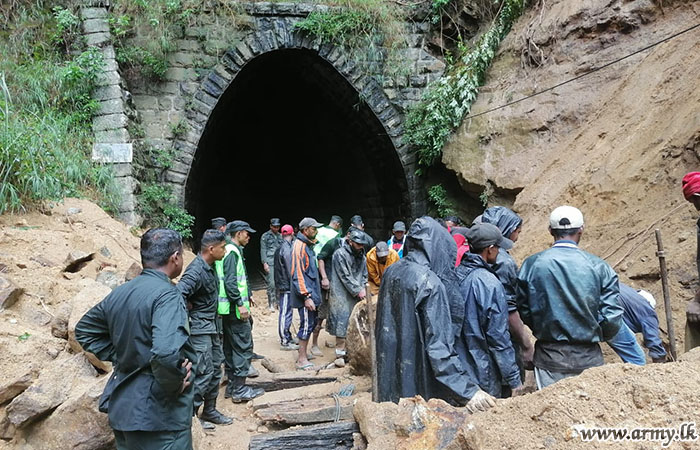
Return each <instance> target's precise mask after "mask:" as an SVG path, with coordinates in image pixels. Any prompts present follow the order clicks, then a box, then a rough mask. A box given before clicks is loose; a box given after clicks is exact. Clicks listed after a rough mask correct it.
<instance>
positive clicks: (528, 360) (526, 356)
mask: <svg viewBox="0 0 700 450" xmlns="http://www.w3.org/2000/svg"><path fill="white" fill-rule="evenodd" d="M534 358H535V346H534V345H530V347H528V348H523V367H524V368H525V370H535V364H534V363H533V362H532V361H533V359H534Z"/></svg>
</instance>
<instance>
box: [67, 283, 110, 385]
mask: <svg viewBox="0 0 700 450" xmlns="http://www.w3.org/2000/svg"><path fill="white" fill-rule="evenodd" d="M86 281H88V283H87V285H86V286H85V287H84V288H83V289H82V290H81V291H80V292H78V293H77V294H76V295H75V297H73V299H72V300H71V302H70V303H71V312H70V316H69V319H68V344H69V345H70V348H71V350H73V351H74V352H76V353H81V352H82V351H83V348H82V347H81V346H80V344H79V343H78V341H76V340H75V325H76V324H77V323H78V321H79V320H80V319H81V318H82V317H83V315H84V314H85V313H86V312H88V311H89V310H90V308H92V307H93V306H95V305H96V304H98V303H99V302H101V301H102V299H104V298H105V297H106V296H107V295H109V293H110V292H112V291H111V289H110V288H108V287H107V286H105V285H104V284H102V283H98V282H97V281H92V280H86ZM85 354H86V355H87V357H88V359H89V360H90V362H91V363H92V365H93V366H95V367H96V368H97V369H99V370H101V371H103V372H109V371H111V370H112V364H111V363H109V362H105V361H100V360H99V359H98V358H97V357H96V356H95V355H93V354H92V353H88V352H86V353H85Z"/></svg>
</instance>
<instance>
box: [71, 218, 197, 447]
mask: <svg viewBox="0 0 700 450" xmlns="http://www.w3.org/2000/svg"><path fill="white" fill-rule="evenodd" d="M182 263H183V260H182V239H181V237H180V235H179V234H178V233H177V232H176V231H173V230H169V229H165V228H154V229H151V230H148V231H147V232H146V233H145V234H144V235H143V237H142V238H141V264H142V265H143V272H142V273H141V275H139V276H138V277H136V278H134V279H133V280H131V281H129V282H127V283H125V284H123V285H121V286H119V287H117V288H115V289H114V290H113V291H112V292H111V293H110V294H109V295H108V296H107V297H106V298H105V299H104V300H102V301H101V302H100V303H98V304H97V305H96V306H94V307H93V308H92V309H90V310H89V311H88V312H87V313H86V314H85V315H84V316H83V317H82V318H81V319H80V321H79V322H78V324H77V325H76V326H75V338H76V340H77V341H78V342H79V343H80V345H81V346H82V347H83V349H84V350H85V351H87V352H91V353H93V354H95V356H97V357H98V358H99V359H101V360H102V361H110V362H112V364H113V366H114V373H113V374H112V375H111V376H110V378H109V381H108V382H107V385H106V386H105V390H104V392H103V393H102V397H101V398H100V406H99V408H100V411H102V412H106V413H107V414H108V416H109V425H110V426H111V427H112V429H113V430H114V436H115V438H116V444H117V449H118V450H133V449H139V450H161V449H164V448H168V449H170V450H191V449H192V432H191V426H192V401H193V396H194V389H193V388H192V386H191V385H190V384H191V382H192V379H191V378H192V373H191V371H192V363H191V362H190V361H193V360H194V358H195V353H194V349H193V348H192V346H191V345H190V341H189V334H190V327H189V323H188V320H187V310H186V308H185V303H184V302H183V301H182V296H181V295H180V293H179V292H178V290H177V289H176V288H175V286H174V285H173V284H172V282H171V281H170V280H171V279H173V278H176V277H177V276H179V275H180V273H181V272H182ZM66 375H67V376H69V375H70V374H66Z"/></svg>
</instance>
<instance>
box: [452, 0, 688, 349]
mask: <svg viewBox="0 0 700 450" xmlns="http://www.w3.org/2000/svg"><path fill="white" fill-rule="evenodd" d="M662 3H663V8H662V7H660V6H659V4H660V2H651V1H644V0H632V1H626V2H621V1H610V0H605V1H603V0H593V1H589V2H572V1H552V2H546V3H544V4H545V7H544V8H542V7H541V6H542V3H541V2H534V4H533V6H532V7H531V8H530V9H529V10H528V11H527V13H526V14H525V15H524V16H523V17H522V18H521V19H520V20H519V21H518V23H517V24H516V26H515V27H514V29H513V31H512V32H511V34H510V35H509V36H508V37H507V38H506V40H505V41H504V44H503V46H502V49H501V51H500V53H499V55H498V57H497V59H496V61H495V63H494V65H493V67H492V70H491V71H490V74H489V81H488V82H487V84H486V86H485V87H484V88H483V89H482V93H481V94H480V96H479V100H478V101H477V103H476V104H475V106H474V108H473V110H472V112H473V113H478V112H480V111H485V110H487V109H489V108H493V107H495V106H498V105H501V104H503V103H506V102H508V101H511V100H514V99H517V98H520V97H523V96H525V95H528V94H531V93H533V92H535V91H537V90H539V89H543V88H546V87H549V86H553V85H555V84H557V83H559V82H561V81H564V80H566V79H568V78H571V77H573V76H576V75H579V74H581V73H583V72H584V71H586V70H588V69H590V68H592V67H596V66H598V65H601V64H603V63H605V62H608V61H611V60H614V59H616V58H618V57H621V56H624V55H626V54H629V53H631V52H633V51H635V50H637V49H640V48H642V47H644V46H646V45H649V44H651V43H652V42H655V41H658V40H660V39H662V38H664V37H666V36H669V35H671V34H673V33H675V32H678V31H681V30H683V29H685V28H688V27H690V26H692V25H694V24H696V23H698V21H699V20H700V19H699V17H700V15H699V14H700V3H699V2H681V1H676V2H662ZM698 73H700V29H696V30H694V31H692V32H689V33H687V34H685V35H682V36H680V37H678V38H676V39H674V40H671V41H668V42H666V43H663V44H661V45H659V46H657V47H654V48H653V49H651V50H649V51H647V52H644V53H642V54H639V55H637V56H634V57H632V58H629V59H626V60H625V61H623V62H621V63H619V64H617V65H615V66H613V67H610V68H608V69H604V70H602V71H599V72H596V73H595V74H593V75H590V76H588V77H585V78H583V79H581V80H579V81H576V82H574V83H571V84H568V85H565V86H563V87H561V88H557V89H556V90H555V91H554V92H553V93H547V94H544V95H541V96H539V97H536V98H533V99H531V100H527V101H524V102H522V103H519V104H516V105H514V106H511V107H508V108H505V109H501V110H499V111H497V112H494V113H491V114H487V115H484V116H481V117H477V118H475V119H473V120H469V121H467V122H465V124H463V126H462V127H461V128H460V130H459V132H458V133H457V134H456V136H455V137H454V138H453V140H452V142H451V143H450V144H449V145H448V146H447V147H446V149H445V153H444V157H443V162H444V163H445V164H446V165H447V166H448V168H450V169H452V170H453V171H455V172H456V173H457V175H458V177H459V178H460V182H461V184H462V186H463V187H464V188H465V190H467V191H472V192H473V191H475V190H476V191H477V192H478V191H479V190H481V189H483V187H484V186H485V185H487V184H490V185H491V186H492V187H495V191H496V195H495V196H494V197H493V198H494V200H493V203H492V204H504V203H505V204H508V203H509V202H508V200H510V202H512V201H513V197H512V196H510V197H508V195H504V194H513V193H517V197H515V199H514V203H513V204H512V206H513V208H514V209H515V210H516V211H517V212H518V213H519V214H521V215H522V216H523V218H524V219H525V229H524V232H523V233H522V234H521V237H520V241H519V242H518V244H517V245H516V248H515V250H514V254H515V256H516V258H518V259H520V260H522V259H524V258H525V257H526V256H527V255H530V254H532V253H535V252H537V251H540V250H542V249H544V248H546V247H547V246H548V245H549V244H550V241H551V238H550V237H549V235H548V233H547V230H546V228H547V216H548V214H549V212H550V211H551V210H552V209H553V208H554V207H556V206H558V205H560V204H571V205H574V206H577V207H579V208H580V209H581V210H582V211H583V213H584V217H585V220H586V231H585V234H584V238H583V242H582V247H583V248H584V249H586V250H588V251H590V252H592V253H595V254H597V255H600V256H603V257H605V258H606V259H607V261H608V262H609V263H610V264H611V265H613V266H614V267H615V269H616V270H617V271H618V273H619V274H620V277H621V279H622V280H623V281H627V282H631V284H632V285H634V286H635V287H643V288H645V289H648V290H650V291H651V292H652V293H653V294H654V295H655V297H656V298H657V300H658V302H657V304H660V305H661V306H660V307H657V311H658V312H659V314H660V316H661V317H663V314H664V310H663V301H662V295H661V284H660V282H659V281H658V280H659V269H658V260H657V259H656V257H655V253H654V252H655V247H656V244H655V241H654V237H653V229H654V228H655V227H658V228H660V229H661V230H662V233H663V236H664V239H665V241H664V242H665V246H666V250H667V258H668V264H669V272H670V277H671V294H672V298H673V304H672V309H673V314H674V318H675V329H676V335H677V337H678V341H679V343H680V341H682V338H683V326H684V308H685V306H684V304H685V303H686V301H687V300H688V299H689V298H691V296H692V293H693V290H694V285H695V284H696V282H697V272H696V269H695V266H694V263H693V262H694V254H695V237H694V233H695V226H694V222H695V220H696V218H697V213H695V212H694V209H693V208H692V206H691V205H690V204H689V203H687V202H685V200H684V199H683V197H682V195H681V192H680V179H681V178H682V176H683V175H684V174H685V173H686V172H688V171H691V170H698V168H699V167H700V164H699V163H700V112H699V111H700V109H699V106H700V90H699V89H698V78H697V74H698ZM631 237H634V239H630V238H631ZM664 328H665V327H664Z"/></svg>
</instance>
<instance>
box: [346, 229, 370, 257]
mask: <svg viewBox="0 0 700 450" xmlns="http://www.w3.org/2000/svg"><path fill="white" fill-rule="evenodd" d="M348 244H350V247H352V250H353V252H355V253H356V254H359V253H362V252H363V251H364V247H365V245H368V244H369V238H368V236H367V233H365V232H364V231H361V230H358V229H353V230H352V231H351V232H350V233H349V234H348Z"/></svg>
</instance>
